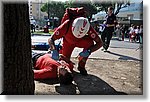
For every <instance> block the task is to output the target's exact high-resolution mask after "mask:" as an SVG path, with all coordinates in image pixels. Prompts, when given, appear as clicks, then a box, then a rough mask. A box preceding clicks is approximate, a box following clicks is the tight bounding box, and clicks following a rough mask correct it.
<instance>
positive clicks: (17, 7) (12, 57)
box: [2, 2, 35, 95]
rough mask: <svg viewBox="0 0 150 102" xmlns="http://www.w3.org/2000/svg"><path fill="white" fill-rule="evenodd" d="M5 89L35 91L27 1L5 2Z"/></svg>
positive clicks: (10, 92) (8, 91)
mask: <svg viewBox="0 0 150 102" xmlns="http://www.w3.org/2000/svg"><path fill="white" fill-rule="evenodd" d="M3 15H4V20H3V21H4V22H3V25H4V36H3V37H4V41H3V42H4V44H3V46H4V47H3V48H4V50H3V51H4V70H3V72H4V75H3V93H2V94H5V95H6V94H7V95H14V94H15V95H28V94H34V89H35V85H34V77H33V71H32V64H31V35H30V21H29V11H28V3H27V2H25V3H21V4H19V3H17V4H15V3H10V4H8V3H3Z"/></svg>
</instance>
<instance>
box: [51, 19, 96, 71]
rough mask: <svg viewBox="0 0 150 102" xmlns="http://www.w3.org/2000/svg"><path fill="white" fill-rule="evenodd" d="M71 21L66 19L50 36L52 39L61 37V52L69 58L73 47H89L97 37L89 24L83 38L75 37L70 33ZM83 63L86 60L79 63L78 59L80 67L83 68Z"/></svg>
mask: <svg viewBox="0 0 150 102" xmlns="http://www.w3.org/2000/svg"><path fill="white" fill-rule="evenodd" d="M72 22H73V21H69V20H66V21H65V22H64V23H62V24H61V25H60V26H59V27H58V28H57V29H56V30H55V32H54V34H53V36H52V38H54V39H59V38H62V37H63V46H62V54H63V55H64V56H65V57H67V58H69V59H70V56H71V53H72V51H73V49H74V48H75V47H79V48H84V49H83V50H86V49H88V48H89V47H91V46H93V45H94V41H95V40H96V38H97V37H99V36H98V34H97V32H96V31H95V30H94V29H93V27H92V26H90V29H89V31H88V33H87V35H85V36H84V37H83V38H76V37H75V36H74V35H73V33H72ZM79 59H80V58H79ZM86 60H87V58H86ZM85 64H86V61H85V62H83V63H80V61H79V66H80V67H82V68H84V67H85Z"/></svg>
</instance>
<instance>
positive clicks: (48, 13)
mask: <svg viewBox="0 0 150 102" xmlns="http://www.w3.org/2000/svg"><path fill="white" fill-rule="evenodd" d="M47 9H48V10H47V12H48V23H49V21H50V20H49V0H48V2H47ZM48 23H47V24H48ZM48 26H49V25H48Z"/></svg>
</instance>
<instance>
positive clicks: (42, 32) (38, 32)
mask: <svg viewBox="0 0 150 102" xmlns="http://www.w3.org/2000/svg"><path fill="white" fill-rule="evenodd" d="M53 33H54V32H53V31H49V33H44V31H36V32H33V33H32V34H40V35H41V34H50V35H52V34H53Z"/></svg>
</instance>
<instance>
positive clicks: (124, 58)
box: [105, 51, 141, 61]
mask: <svg viewBox="0 0 150 102" xmlns="http://www.w3.org/2000/svg"><path fill="white" fill-rule="evenodd" d="M105 52H107V53H109V54H113V55H116V56H120V57H119V58H118V59H120V60H135V61H141V60H139V59H136V58H133V57H130V56H126V55H121V54H117V53H114V52H110V51H105Z"/></svg>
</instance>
